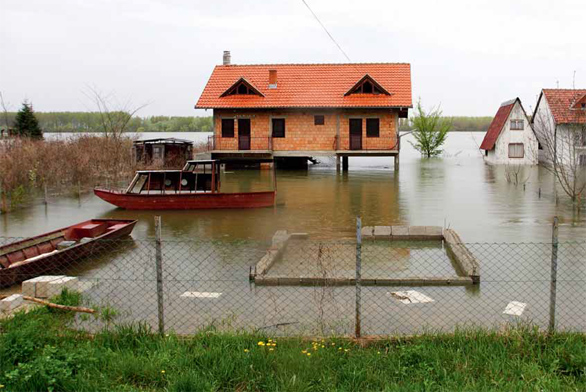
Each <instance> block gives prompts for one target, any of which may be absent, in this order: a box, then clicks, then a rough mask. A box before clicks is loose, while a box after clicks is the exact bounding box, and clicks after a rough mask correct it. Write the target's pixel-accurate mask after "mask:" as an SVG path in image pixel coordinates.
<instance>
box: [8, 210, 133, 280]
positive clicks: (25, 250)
mask: <svg viewBox="0 0 586 392" xmlns="http://www.w3.org/2000/svg"><path fill="white" fill-rule="evenodd" d="M135 224H136V221H135V220H127V219H92V220H88V221H85V222H81V223H78V224H76V225H73V226H69V227H65V228H63V229H59V230H55V231H51V232H49V233H46V234H42V235H39V236H36V237H31V238H27V239H25V240H22V241H18V242H13V243H11V244H8V245H4V246H1V247H0V288H2V287H8V286H12V285H13V284H16V283H20V282H22V281H24V280H27V279H31V278H34V277H36V276H39V275H43V274H46V273H50V272H52V271H56V270H60V269H62V268H64V267H67V266H68V265H71V264H74V263H75V262H78V261H79V259H80V258H82V257H84V256H87V255H89V254H90V253H92V252H97V251H99V250H100V247H99V244H100V241H103V240H113V239H117V238H121V237H125V236H128V235H130V233H131V232H132V229H134V225H135Z"/></svg>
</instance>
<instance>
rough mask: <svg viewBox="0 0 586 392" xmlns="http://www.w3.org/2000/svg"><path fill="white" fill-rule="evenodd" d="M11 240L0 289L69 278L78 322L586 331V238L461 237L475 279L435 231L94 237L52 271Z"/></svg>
mask: <svg viewBox="0 0 586 392" xmlns="http://www.w3.org/2000/svg"><path fill="white" fill-rule="evenodd" d="M18 240H19V239H17V238H0V245H1V246H4V245H7V244H13V246H12V248H8V247H5V246H4V247H0V264H3V266H2V268H1V269H0V276H4V280H0V281H3V282H8V281H7V280H6V276H7V275H8V274H10V270H11V268H13V267H11V265H9V264H10V263H12V265H14V264H15V263H16V264H18V263H29V264H30V268H29V269H28V270H27V272H26V273H22V272H21V273H20V274H17V275H14V276H12V278H11V279H13V281H14V282H16V283H15V284H4V287H3V288H1V289H0V294H4V295H5V296H6V295H8V294H11V293H13V292H20V291H21V283H20V282H22V281H25V280H27V279H30V278H32V277H34V276H38V275H52V276H59V275H65V276H73V277H77V278H78V280H77V281H75V282H74V283H72V284H71V286H68V287H69V288H70V289H72V290H78V291H80V292H82V293H83V301H84V305H86V306H89V307H94V308H97V309H99V311H98V314H99V317H95V316H88V315H84V314H78V315H77V316H76V321H75V324H76V327H78V328H83V329H87V330H98V329H100V328H104V327H108V326H110V325H113V324H127V323H138V322H141V323H145V324H147V325H149V326H151V327H152V328H153V329H154V330H159V331H161V332H169V331H175V332H176V333H178V334H191V333H194V332H196V331H198V330H201V329H202V328H210V327H213V328H217V329H220V330H230V331H242V330H246V331H266V332H267V333H270V334H273V335H311V336H315V335H361V336H366V335H389V334H396V335H405V334H408V335H411V334H418V333H422V332H429V331H433V332H440V331H441V332H450V331H453V330H454V329H455V328H460V327H484V328H490V329H500V328H503V327H505V326H506V325H508V324H516V323H530V324H533V325H536V326H538V327H539V328H542V329H544V330H547V329H548V328H551V327H552V326H553V327H554V328H556V329H558V330H577V331H583V332H584V331H586V241H585V242H562V243H559V244H557V243H556V242H555V241H554V242H552V243H467V244H464V245H465V246H466V247H467V249H468V250H469V252H471V253H472V254H473V255H474V257H475V258H476V259H477V260H478V262H479V265H480V273H479V275H480V279H479V280H477V281H473V280H472V279H469V277H468V276H466V274H465V271H462V270H461V266H460V265H459V264H458V262H457V260H454V255H453V254H451V252H449V249H448V247H447V246H446V241H443V240H436V241H421V240H419V241H414V240H396V241H390V240H383V239H361V238H360V237H359V238H357V239H352V240H337V241H316V240H312V239H309V238H303V237H299V238H297V237H291V238H290V239H288V241H287V242H286V244H283V245H282V246H280V247H279V246H277V247H275V243H274V242H273V243H269V242H266V243H265V242H254V241H239V242H235V241H224V240H217V241H215V240H200V239H197V240H185V241H175V240H160V241H157V240H156V239H147V240H135V239H131V238H127V239H123V240H113V241H99V242H92V243H91V244H90V245H89V248H88V250H87V252H86V253H85V254H83V255H81V256H80V255H79V254H77V253H76V252H75V251H73V250H72V251H68V252H61V253H62V254H64V256H62V257H61V259H60V261H59V262H58V263H57V262H55V263H53V265H52V266H51V268H50V270H48V269H47V268H46V266H43V263H42V261H43V258H42V257H41V258H37V260H38V262H35V259H34V258H35V257H38V256H39V255H37V256H34V253H33V255H31V254H25V255H24V257H26V258H25V259H21V261H14V260H15V259H16V257H17V256H15V255H14V254H13V253H14V252H18V250H16V251H15V249H17V248H18V246H15V243H16V245H17V243H18ZM37 247H38V246H37ZM6 249H8V250H10V249H12V252H13V253H10V252H7V250H6ZM22 252H23V253H26V251H22ZM28 252H31V251H30V250H29V251H28ZM9 253H10V254H9ZM41 256H42V255H41ZM2 257H4V259H2ZM31 259H32V261H31ZM3 260H4V261H3ZM11 260H12V261H11ZM267 260H269V262H267ZM552 265H553V266H554V268H553V269H552ZM47 284H48V285H49V286H50V284H49V283H47ZM23 287H24V286H23ZM37 287H40V286H37ZM55 287H61V286H59V285H57V286H55ZM23 290H24V289H23ZM49 291H50V290H49ZM46 295H48V294H46Z"/></svg>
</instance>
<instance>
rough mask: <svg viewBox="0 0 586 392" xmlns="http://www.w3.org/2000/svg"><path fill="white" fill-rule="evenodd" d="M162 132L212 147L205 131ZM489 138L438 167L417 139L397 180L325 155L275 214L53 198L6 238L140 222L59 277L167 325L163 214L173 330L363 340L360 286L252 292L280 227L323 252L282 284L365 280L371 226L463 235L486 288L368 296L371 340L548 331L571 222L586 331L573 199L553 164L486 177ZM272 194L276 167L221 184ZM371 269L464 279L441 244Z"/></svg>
mask: <svg viewBox="0 0 586 392" xmlns="http://www.w3.org/2000/svg"><path fill="white" fill-rule="evenodd" d="M160 135H161V134H147V135H143V137H145V138H146V137H157V136H160ZM49 136H50V135H49ZM162 136H175V137H180V138H189V139H192V140H195V141H198V140H199V141H205V140H207V134H168V133H166V134H162ZM483 136H484V134H482V133H452V134H450V135H449V137H448V139H447V143H446V145H445V149H444V150H445V152H444V154H443V155H442V156H441V157H439V158H433V159H422V158H421V157H420V155H419V154H418V153H417V152H416V151H415V150H414V149H413V148H412V146H411V145H410V144H409V142H408V141H409V140H410V139H409V136H407V137H406V138H405V139H404V142H403V143H402V151H401V162H400V169H399V170H398V171H394V169H393V160H392V158H350V170H349V172H347V173H341V172H336V168H335V162H334V160H333V159H332V158H320V160H321V161H322V162H321V164H319V165H315V166H311V167H310V168H309V170H307V171H278V172H277V205H276V206H275V207H271V208H263V209H250V210H210V211H160V212H153V211H142V212H141V211H124V210H120V209H117V208H115V207H113V206H111V205H109V204H107V203H106V202H104V201H102V200H100V199H98V198H96V197H95V196H93V195H92V194H87V195H84V196H82V197H81V199H78V198H76V197H65V196H63V197H59V198H53V199H50V201H49V205H48V206H45V205H43V204H42V202H41V201H40V200H39V201H37V202H35V203H33V204H31V205H30V206H28V207H26V208H22V209H19V210H16V211H14V212H11V213H9V214H6V215H2V216H0V237H2V236H4V237H6V236H8V237H27V236H32V235H36V234H39V233H43V232H46V231H49V230H53V229H56V228H59V227H64V226H67V225H69V224H73V223H76V222H79V221H83V220H86V219H90V218H96V217H97V218H104V217H112V218H134V219H138V221H139V222H138V224H137V226H136V228H135V230H134V232H133V234H132V237H133V240H130V241H124V242H122V243H115V244H110V248H109V249H107V251H106V252H103V253H101V254H99V255H94V256H92V258H91V260H83V261H80V262H79V263H78V264H76V265H74V266H73V267H72V268H69V269H68V270H66V271H60V273H64V274H67V275H75V276H79V277H80V279H81V280H82V281H83V282H84V284H85V286H84V287H88V289H87V291H86V294H85V295H86V297H87V298H88V300H89V301H90V302H91V303H92V304H106V305H109V306H112V307H114V308H115V309H117V310H119V311H120V318H119V321H136V320H140V321H145V322H147V323H149V324H150V325H152V326H153V327H156V325H157V311H158V305H157V294H156V293H157V290H156V281H155V277H156V274H155V268H154V265H155V263H154V254H155V252H154V244H153V241H152V237H153V236H154V220H153V217H154V215H155V214H160V215H161V216H162V220H163V238H164V240H165V241H164V242H163V265H164V268H163V273H164V278H163V280H164V301H163V305H164V306H163V307H164V314H165V325H166V327H167V328H168V329H174V330H175V331H177V332H179V333H192V332H194V331H196V330H197V329H198V328H201V327H203V326H208V325H210V324H213V325H215V326H217V327H233V328H251V327H252V328H255V329H256V328H259V329H261V330H263V331H266V332H267V333H271V334H272V333H276V334H278V333H283V334H287V333H297V334H299V333H301V334H302V333H306V334H330V333H331V334H348V333H352V332H353V331H354V320H355V309H356V298H357V295H356V292H357V290H356V288H355V287H352V286H345V287H323V286H317V287H299V286H276V287H272V286H260V285H255V284H253V283H250V282H249V273H250V271H251V270H250V268H251V266H254V265H255V264H256V263H257V262H258V261H259V260H260V258H261V257H262V256H263V255H264V254H265V251H266V249H267V247H268V246H269V245H270V238H271V237H272V235H273V234H274V233H275V231H276V230H279V229H286V230H288V231H289V232H298V233H299V232H304V233H308V234H309V235H310V240H308V245H307V246H304V245H298V246H291V247H290V248H287V250H286V253H285V255H284V257H283V258H282V259H281V260H279V261H278V262H277V263H276V264H275V265H274V266H273V269H272V270H270V271H269V276H270V275H271V274H274V275H279V276H291V277H299V276H316V275H317V276H323V274H327V275H326V276H336V275H337V276H342V277H351V276H352V273H353V267H354V266H355V262H356V259H355V255H356V252H355V242H354V241H353V238H354V235H355V230H356V217H357V216H361V217H362V222H363V224H364V225H368V226H372V225H437V226H444V227H451V228H453V229H455V230H456V231H457V232H458V233H459V234H460V236H461V237H462V239H463V240H464V241H465V242H468V243H469V244H468V247H469V249H470V250H471V252H472V253H473V254H474V255H475V256H476V257H477V258H478V259H479V261H480V266H481V267H480V268H481V282H480V284H479V285H475V286H473V287H471V286H467V287H460V286H453V287H450V286H447V287H384V286H383V287H380V286H370V287H363V288H362V291H361V297H360V298H361V299H360V306H361V314H362V328H363V333H364V334H392V333H407V334H411V333H417V332H421V331H423V330H425V329H426V328H431V329H434V330H440V329H445V330H453V328H454V327H455V326H456V325H482V326H491V327H494V326H497V327H498V326H500V325H502V323H505V322H517V321H523V320H530V321H532V322H534V323H536V324H538V325H540V326H541V327H545V326H547V323H548V320H549V318H548V316H549V298H550V287H551V286H550V279H549V276H550V260H551V254H552V247H551V244H548V242H550V241H551V224H552V221H553V218H554V217H555V216H558V217H559V219H560V223H561V225H560V231H559V232H560V240H561V241H564V242H563V243H562V244H561V245H560V250H559V271H558V277H557V279H558V283H557V290H558V291H557V300H558V305H557V323H558V326H560V327H562V328H570V329H578V330H584V328H585V326H586V309H585V306H586V290H585V289H584V288H585V287H586V285H585V284H584V283H585V277H586V263H585V262H584V260H586V257H585V255H586V243H585V242H584V241H586V216H585V215H580V214H579V213H577V212H576V210H575V209H574V208H572V205H571V203H569V202H568V201H567V198H566V197H565V195H564V194H563V193H562V192H561V191H559V192H558V196H559V197H558V201H557V202H556V192H555V187H554V180H553V177H552V175H551V174H550V173H549V172H548V171H547V170H545V169H544V168H542V167H527V168H523V169H522V170H521V171H520V173H519V175H518V179H519V180H518V181H517V183H516V184H515V183H514V182H511V181H507V175H506V174H507V168H504V167H494V166H488V165H485V164H484V162H483V159H482V155H481V154H480V152H479V150H478V145H479V144H480V142H481V141H482V138H483ZM50 137H58V136H50ZM273 185H274V184H273V183H272V173H271V172H270V171H266V170H262V171H259V170H256V171H255V170H244V171H236V172H231V171H227V172H224V173H223V174H222V190H223V191H227V192H229V191H247V190H264V189H269V188H271V187H272V186H273ZM566 241H571V243H566ZM521 243H522V244H521ZM362 269H363V270H362V275H363V276H364V277H365V278H366V277H374V278H378V277H413V276H419V277H438V276H439V277H443V276H453V275H455V274H456V271H455V270H454V267H453V265H452V263H451V261H450V259H449V257H447V256H446V253H445V249H444V248H443V245H442V244H440V243H436V244H426V243H419V244H413V243H411V244H409V243H395V244H392V243H390V242H383V243H376V242H375V243H372V242H371V243H368V244H367V243H365V245H364V249H363V265H362ZM17 289H18V288H14V287H13V288H11V289H10V291H14V290H17ZM405 290H415V291H417V292H419V293H421V294H423V295H425V296H427V297H429V298H430V299H431V300H432V301H431V302H428V303H419V304H416V303H410V304H405V303H403V302H401V301H399V300H398V299H397V298H398V297H397V296H396V295H399V296H400V295H403V294H404V293H403V294H397V293H396V292H397V291H400V292H402V291H405ZM393 292H395V294H392V293H393ZM394 295H395V296H394ZM512 301H518V302H521V303H523V304H525V305H526V310H524V312H523V314H522V315H520V316H511V315H506V314H503V311H504V309H505V307H506V306H507V305H508V304H509V303H510V302H512ZM80 323H82V322H81V320H80ZM82 324H83V323H82ZM81 327H87V325H85V324H83V325H81ZM91 327H93V326H90V328H91Z"/></svg>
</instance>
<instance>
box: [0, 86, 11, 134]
mask: <svg viewBox="0 0 586 392" xmlns="http://www.w3.org/2000/svg"><path fill="white" fill-rule="evenodd" d="M0 105H1V106H2V120H4V128H3V129H4V130H5V132H6V133H8V132H9V129H10V118H9V116H8V105H7V104H6V102H4V96H3V95H2V91H0ZM6 136H8V135H6Z"/></svg>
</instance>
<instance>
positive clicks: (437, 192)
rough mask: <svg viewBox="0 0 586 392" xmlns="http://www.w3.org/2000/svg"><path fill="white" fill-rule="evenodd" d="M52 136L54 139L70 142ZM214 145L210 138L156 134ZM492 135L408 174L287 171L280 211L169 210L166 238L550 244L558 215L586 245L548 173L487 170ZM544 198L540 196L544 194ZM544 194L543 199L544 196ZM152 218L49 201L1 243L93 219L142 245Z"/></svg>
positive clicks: (327, 167)
mask: <svg viewBox="0 0 586 392" xmlns="http://www.w3.org/2000/svg"><path fill="white" fill-rule="evenodd" d="M68 136H69V135H67V136H63V135H47V137H68ZM158 136H165V137H171V136H174V137H179V138H187V139H191V140H194V141H196V142H197V141H200V142H201V141H206V140H207V136H208V134H206V133H178V134H170V133H162V134H158V133H148V134H143V135H140V137H142V138H153V137H158ZM483 137H484V133H452V134H450V135H449V137H448V139H447V143H446V145H445V148H444V153H443V154H442V156H441V157H439V158H432V159H424V158H421V156H420V155H419V153H418V152H417V151H415V150H414V149H413V147H412V146H411V145H410V143H409V141H410V137H409V136H407V137H405V139H404V140H403V141H404V142H403V143H402V144H401V146H402V150H401V162H400V169H399V171H397V172H395V171H394V169H393V159H392V158H390V157H389V158H385V157H376V158H350V170H349V172H347V173H341V172H336V169H335V163H334V160H333V158H328V157H324V158H319V159H320V161H321V164H319V165H314V166H310V168H309V170H307V171H278V173H277V189H278V192H277V205H276V206H275V207H274V208H263V209H251V210H210V211H161V212H157V214H161V215H162V218H163V224H164V236H165V237H166V238H171V239H195V238H202V239H220V238H224V239H255V240H266V239H268V238H270V236H271V235H272V234H273V233H274V232H275V231H276V230H277V229H287V230H289V231H291V232H307V233H310V234H311V235H312V238H322V239H327V238H345V237H352V236H353V235H354V232H355V218H356V216H362V219H363V223H364V225H439V226H445V227H452V228H454V229H456V230H457V231H458V232H459V233H460V235H461V236H462V238H463V239H464V240H465V241H467V242H542V241H549V240H550V238H551V222H552V220H553V217H554V216H556V215H557V216H559V217H560V221H561V223H562V226H561V230H560V235H561V238H562V239H572V240H584V239H586V217H585V216H584V215H579V214H578V213H576V212H575V210H574V209H573V208H572V206H571V204H570V203H569V202H568V201H567V197H566V196H565V195H564V194H563V193H562V192H560V193H559V202H558V203H556V198H555V192H554V179H553V177H552V175H551V173H549V172H548V171H547V170H546V169H544V168H543V167H538V166H535V167H528V168H525V169H523V170H522V172H521V175H520V181H519V183H518V184H514V183H511V182H508V181H507V179H506V171H507V168H505V167H502V166H500V167H495V166H489V165H486V164H485V163H484V161H483V159H482V154H481V153H480V152H479V150H478V145H479V144H480V142H481V141H482V138H483ZM222 184H223V191H227V192H229V191H248V190H262V189H270V188H271V187H272V185H273V184H272V175H271V173H270V171H257V170H249V171H237V172H226V173H224V174H223V177H222ZM540 190H541V191H540ZM540 193H541V196H540ZM154 215H155V212H153V211H124V210H121V209H117V208H115V207H114V206H111V205H110V204H108V203H106V202H104V201H102V200H100V199H98V198H96V197H95V196H93V195H92V194H86V195H84V196H82V198H81V200H78V199H77V198H76V197H68V196H63V197H58V198H52V199H51V200H50V203H49V205H48V206H47V207H45V206H44V205H43V204H42V203H41V202H40V200H39V201H36V202H35V203H33V204H32V205H31V206H29V207H26V208H22V209H19V210H17V211H14V212H12V213H10V214H7V215H2V216H0V235H1V236H31V235H34V234H38V233H42V232H45V231H49V230H52V229H55V228H59V227H63V226H66V225H69V224H73V223H76V222H79V221H82V220H86V219H90V218H95V217H98V218H104V217H109V218H136V219H138V220H139V224H138V225H137V227H136V229H135V231H134V234H133V236H134V237H135V238H139V239H140V238H147V237H150V236H152V235H153V234H154V225H153V216H154Z"/></svg>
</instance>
